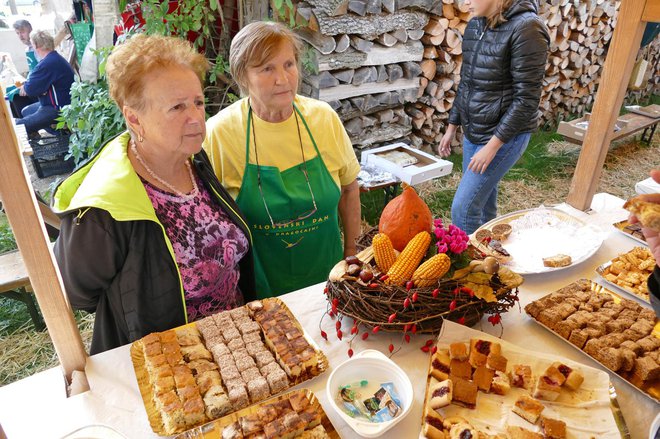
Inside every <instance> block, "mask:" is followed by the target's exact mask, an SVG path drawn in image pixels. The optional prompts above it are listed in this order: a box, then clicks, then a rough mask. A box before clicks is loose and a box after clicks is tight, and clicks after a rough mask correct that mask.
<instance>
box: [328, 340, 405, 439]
mask: <svg viewBox="0 0 660 439" xmlns="http://www.w3.org/2000/svg"><path fill="white" fill-rule="evenodd" d="M363 379H368V380H369V381H370V382H378V383H386V382H392V383H393V384H394V388H395V389H396V391H397V393H398V395H399V398H400V399H401V405H402V407H401V409H402V410H403V411H402V413H401V414H399V416H397V417H395V418H394V419H392V420H391V421H386V422H379V423H376V422H369V421H366V420H360V419H355V418H351V417H350V416H349V415H347V414H346V413H345V412H344V410H342V409H341V408H340V407H339V406H337V403H336V402H335V398H336V396H337V392H338V391H339V388H340V386H343V385H346V384H348V383H353V382H356V381H360V380H363ZM326 392H327V395H328V400H329V401H330V405H331V406H332V408H333V409H334V410H335V411H336V412H337V413H339V415H340V416H341V417H342V418H343V419H344V421H346V423H347V424H348V425H349V426H350V427H351V428H352V429H353V430H355V432H356V433H357V434H359V435H360V436H362V437H367V438H373V437H378V436H380V435H382V434H383V433H385V432H386V431H387V430H389V429H390V428H392V427H394V426H395V425H396V424H398V423H399V422H400V421H401V420H402V419H403V418H405V417H406V415H408V413H410V409H411V408H412V404H413V387H412V383H411V382H410V378H408V375H406V373H405V372H404V371H403V370H402V369H401V368H400V367H399V366H397V365H396V364H395V363H394V362H393V361H392V360H390V359H389V358H387V357H386V356H385V355H383V354H382V353H380V352H379V351H376V350H372V349H369V350H366V351H363V352H360V353H358V354H356V355H355V356H354V357H353V358H351V359H350V360H347V361H345V362H344V363H342V364H340V365H339V366H338V367H336V368H335V369H334V370H333V371H332V373H331V374H330V377H329V378H328V383H327V385H326Z"/></svg>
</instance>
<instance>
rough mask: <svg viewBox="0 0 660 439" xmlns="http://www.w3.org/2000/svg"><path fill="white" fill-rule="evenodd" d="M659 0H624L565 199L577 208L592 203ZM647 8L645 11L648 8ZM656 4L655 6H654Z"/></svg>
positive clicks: (582, 207) (587, 206) (583, 208)
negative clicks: (636, 63)
mask: <svg viewBox="0 0 660 439" xmlns="http://www.w3.org/2000/svg"><path fill="white" fill-rule="evenodd" d="M654 2H657V0H625V1H622V2H621V10H620V11H619V16H618V20H617V24H616V27H615V29H614V36H613V38H612V42H611V44H610V48H609V52H608V54H607V58H606V60H605V66H604V69H603V75H602V76H601V79H600V85H599V86H598V93H597V94H596V100H595V103H594V108H593V111H592V113H591V118H590V122H589V127H588V129H587V133H586V135H585V138H584V143H583V144H582V151H581V152H580V157H579V159H578V162H577V166H576V168H575V174H574V175H573V180H572V181H571V187H570V190H569V192H568V198H567V199H566V201H567V202H568V204H570V205H572V206H573V207H575V208H576V209H580V210H586V209H587V208H589V206H590V205H591V200H592V199H593V196H594V194H595V193H596V189H597V188H598V183H599V181H600V176H601V172H602V170H603V165H604V163H605V157H606V156H607V151H608V149H609V145H610V141H611V138H612V135H613V134H614V133H613V127H614V124H615V123H616V120H617V117H618V115H619V108H621V104H622V103H623V98H624V97H625V93H626V88H627V87H628V81H629V79H630V74H631V73H632V69H633V66H634V64H635V57H636V56H637V52H638V49H639V45H640V43H641V41H642V35H643V33H644V26H645V25H646V22H644V21H643V20H642V16H643V14H646V15H644V18H645V19H647V20H658V19H660V17H657V16H654V12H653V11H652V10H655V15H660V12H659V11H658V8H656V7H654V6H651V4H652V3H654ZM645 8H646V11H645ZM654 8H655V9H654Z"/></svg>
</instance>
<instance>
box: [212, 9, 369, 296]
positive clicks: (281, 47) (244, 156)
mask: <svg viewBox="0 0 660 439" xmlns="http://www.w3.org/2000/svg"><path fill="white" fill-rule="evenodd" d="M300 47H301V45H300V42H299V40H298V39H297V37H296V35H295V34H294V33H293V32H292V31H291V30H289V29H288V28H287V27H285V26H283V25H281V24H279V23H273V22H257V23H251V24H249V25H248V26H246V27H244V28H243V29H242V30H241V31H240V32H239V33H238V34H237V35H236V36H235V37H234V39H233V40H232V45H231V49H230V66H231V73H232V76H233V78H234V80H235V81H236V82H237V83H238V85H239V86H240V88H241V91H242V92H243V94H244V95H245V96H246V97H245V98H243V99H241V100H240V101H238V102H236V103H234V104H233V105H231V106H229V107H227V108H225V109H224V110H222V111H221V112H220V113H218V114H217V115H216V116H214V117H212V118H211V119H209V120H208V122H207V127H208V129H207V138H206V142H205V145H204V146H205V148H206V150H207V152H208V153H209V156H210V158H211V162H212V164H213V167H214V169H215V172H216V174H217V175H218V177H219V179H220V180H221V181H222V183H223V185H224V186H225V187H226V188H227V190H228V191H229V193H230V194H232V196H233V197H234V198H235V199H236V203H237V204H238V205H239V207H240V208H241V211H242V212H243V214H244V215H245V217H246V218H247V220H248V224H249V226H250V229H251V233H252V237H253V240H254V257H255V271H256V282H257V295H258V296H259V297H270V296H275V295H279V294H284V293H287V292H289V291H294V290H297V289H300V288H304V287H306V286H309V285H313V284H316V283H319V282H323V281H324V280H325V279H327V277H328V273H329V272H330V270H331V268H332V267H333V266H334V265H335V264H336V263H337V261H339V260H340V259H342V257H345V256H348V255H353V254H355V239H356V238H357V236H358V233H359V228H360V198H359V189H358V185H357V181H356V177H357V174H358V172H359V171H360V166H359V164H358V162H357V159H356V157H355V153H354V152H353V148H352V145H351V142H350V140H349V138H348V135H347V134H346V131H345V130H344V128H343V126H342V124H341V121H340V120H339V117H338V116H337V114H336V113H335V112H334V111H333V110H332V109H331V108H330V106H329V105H328V104H326V103H324V102H321V101H317V100H314V99H310V98H305V97H303V96H298V95H297V94H296V92H297V89H298V80H299V75H298V61H299V54H300ZM340 220H341V223H342V225H343V229H344V243H343V246H342V239H341V232H340V229H339V221H340Z"/></svg>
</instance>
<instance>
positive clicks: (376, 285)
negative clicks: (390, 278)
mask: <svg viewBox="0 0 660 439" xmlns="http://www.w3.org/2000/svg"><path fill="white" fill-rule="evenodd" d="M369 288H378V284H377V283H376V282H373V283H370V284H369Z"/></svg>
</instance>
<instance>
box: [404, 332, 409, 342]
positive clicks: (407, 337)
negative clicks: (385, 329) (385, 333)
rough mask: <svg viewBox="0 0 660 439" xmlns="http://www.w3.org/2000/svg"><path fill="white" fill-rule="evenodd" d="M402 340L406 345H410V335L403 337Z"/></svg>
mask: <svg viewBox="0 0 660 439" xmlns="http://www.w3.org/2000/svg"><path fill="white" fill-rule="evenodd" d="M403 338H404V339H405V340H406V343H410V334H406V335H404V336H403Z"/></svg>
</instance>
